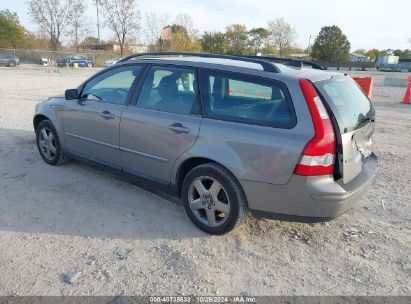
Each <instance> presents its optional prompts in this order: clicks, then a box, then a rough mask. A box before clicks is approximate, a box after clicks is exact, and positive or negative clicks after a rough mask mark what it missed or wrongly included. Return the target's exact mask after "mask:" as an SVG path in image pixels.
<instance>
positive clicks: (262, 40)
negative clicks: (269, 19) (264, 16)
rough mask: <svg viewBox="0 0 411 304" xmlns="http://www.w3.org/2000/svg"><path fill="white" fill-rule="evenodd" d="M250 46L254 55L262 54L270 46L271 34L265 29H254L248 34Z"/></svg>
mask: <svg viewBox="0 0 411 304" xmlns="http://www.w3.org/2000/svg"><path fill="white" fill-rule="evenodd" d="M248 35H249V38H250V42H249V43H250V46H251V48H252V50H253V52H254V53H260V52H262V51H263V50H264V48H265V47H266V46H267V45H268V37H269V36H270V32H269V31H268V30H267V29H265V28H262V27H260V28H253V29H251V30H250V31H249V32H248Z"/></svg>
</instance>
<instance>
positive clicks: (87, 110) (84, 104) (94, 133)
mask: <svg viewBox="0 0 411 304" xmlns="http://www.w3.org/2000/svg"><path fill="white" fill-rule="evenodd" d="M142 67H143V66H142V65H130V66H121V67H117V68H114V69H110V70H108V71H106V72H104V73H102V74H99V75H97V76H96V77H94V78H92V79H91V80H89V81H88V82H87V83H86V84H85V85H84V87H83V89H82V92H81V93H80V99H76V100H67V101H66V103H65V111H64V115H63V123H64V132H65V138H66V142H67V146H68V149H69V151H70V152H71V153H74V154H77V155H79V156H82V157H85V158H88V159H91V160H94V161H98V162H100V163H103V164H105V165H109V166H111V167H116V168H119V169H121V167H122V164H121V156H120V148H119V128H120V119H121V114H122V112H123V111H124V109H125V108H126V106H127V104H128V100H129V98H130V96H131V94H132V91H133V87H134V84H135V83H136V82H137V81H138V78H139V77H138V76H139V74H140V72H141V70H142Z"/></svg>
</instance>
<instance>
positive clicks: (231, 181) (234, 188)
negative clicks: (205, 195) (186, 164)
mask: <svg viewBox="0 0 411 304" xmlns="http://www.w3.org/2000/svg"><path fill="white" fill-rule="evenodd" d="M202 177H210V178H212V179H214V180H215V181H218V183H219V184H220V185H221V186H222V187H223V190H224V193H226V196H227V197H228V202H229V205H228V206H229V214H228V216H227V218H226V219H225V218H224V222H223V223H222V224H221V225H220V226H218V227H212V226H209V225H207V224H205V223H204V221H201V220H200V219H199V218H198V215H196V214H195V212H194V211H193V210H192V208H191V207H190V195H191V192H190V187H191V185H192V183H194V182H195V181H196V180H198V179H199V178H202ZM210 190H211V188H210ZM181 196H182V201H183V204H184V209H185V211H186V213H187V215H188V216H189V218H190V219H191V220H192V222H193V223H194V224H195V225H196V226H197V227H198V228H200V229H201V230H203V231H205V232H206V233H209V234H213V235H222V234H226V233H229V232H231V231H233V230H235V229H237V228H238V227H240V226H241V225H242V224H243V223H244V222H245V220H246V218H247V215H248V209H247V202H246V198H245V195H244V193H243V191H242V188H241V186H240V184H239V183H238V181H237V179H236V178H235V177H234V176H233V175H232V174H231V172H229V171H228V170H227V169H225V168H224V167H222V166H220V165H218V164H216V163H206V164H203V165H200V166H198V167H195V168H194V169H192V170H191V171H190V172H189V173H188V174H187V175H186V176H185V178H184V181H183V185H182V190H181ZM200 200H203V199H202V198H201V196H200ZM204 200H205V199H204ZM211 202H213V200H211ZM204 203H205V202H203V205H204ZM213 205H214V203H213ZM204 206H205V205H204ZM205 209H206V208H205ZM208 209H210V208H208ZM205 212H207V210H205ZM205 221H206V220H205Z"/></svg>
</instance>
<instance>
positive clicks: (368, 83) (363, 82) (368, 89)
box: [353, 77, 374, 99]
mask: <svg viewBox="0 0 411 304" xmlns="http://www.w3.org/2000/svg"><path fill="white" fill-rule="evenodd" d="M353 79H354V80H355V82H356V83H358V85H359V86H360V87H361V89H362V90H363V91H364V93H365V94H366V95H367V96H368V98H369V99H371V97H372V87H373V85H374V78H373V77H353Z"/></svg>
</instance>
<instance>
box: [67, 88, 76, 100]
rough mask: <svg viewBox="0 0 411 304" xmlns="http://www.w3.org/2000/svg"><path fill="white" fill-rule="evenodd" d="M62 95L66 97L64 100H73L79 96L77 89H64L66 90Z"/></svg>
mask: <svg viewBox="0 0 411 304" xmlns="http://www.w3.org/2000/svg"><path fill="white" fill-rule="evenodd" d="M64 97H65V98H66V100H73V99H78V98H79V97H80V96H79V94H78V90H77V89H70V90H66V92H65V93H64Z"/></svg>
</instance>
